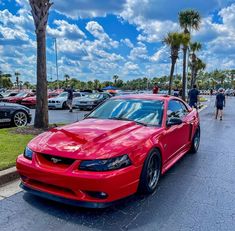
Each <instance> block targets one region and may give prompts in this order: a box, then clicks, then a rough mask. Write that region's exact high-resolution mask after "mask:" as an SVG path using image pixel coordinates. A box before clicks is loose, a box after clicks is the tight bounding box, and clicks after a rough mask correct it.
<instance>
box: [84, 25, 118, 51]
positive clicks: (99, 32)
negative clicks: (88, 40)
mask: <svg viewBox="0 0 235 231" xmlns="http://www.w3.org/2000/svg"><path fill="white" fill-rule="evenodd" d="M86 30H87V31H89V32H90V33H91V34H92V35H93V36H94V37H95V38H97V39H98V40H100V41H102V42H103V43H104V45H105V46H107V47H108V46H111V47H113V48H117V47H118V46H119V42H117V41H113V40H112V39H111V38H110V37H109V36H108V34H107V33H105V31H104V28H103V27H102V26H101V25H100V24H99V23H98V22H96V21H90V22H88V23H87V25H86Z"/></svg>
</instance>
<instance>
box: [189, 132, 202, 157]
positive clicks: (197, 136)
mask: <svg viewBox="0 0 235 231" xmlns="http://www.w3.org/2000/svg"><path fill="white" fill-rule="evenodd" d="M199 145H200V128H197V130H196V132H195V134H194V136H193V140H192V143H191V149H190V152H191V153H197V151H198V148H199Z"/></svg>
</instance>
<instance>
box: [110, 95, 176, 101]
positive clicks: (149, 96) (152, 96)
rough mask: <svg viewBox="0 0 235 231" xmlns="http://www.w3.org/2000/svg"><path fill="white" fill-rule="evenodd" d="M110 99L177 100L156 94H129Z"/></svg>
mask: <svg viewBox="0 0 235 231" xmlns="http://www.w3.org/2000/svg"><path fill="white" fill-rule="evenodd" d="M112 99H147V100H162V101H167V100H171V99H179V98H178V97H175V96H170V95H156V94H130V95H120V96H115V97H113V98H112Z"/></svg>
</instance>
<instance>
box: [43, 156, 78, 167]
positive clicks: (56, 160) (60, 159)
mask: <svg viewBox="0 0 235 231" xmlns="http://www.w3.org/2000/svg"><path fill="white" fill-rule="evenodd" d="M42 156H43V157H44V158H45V159H46V160H47V161H50V162H53V163H54V164H66V165H71V164H72V163H73V162H74V161H75V160H74V159H69V158H64V157H58V156H52V155H47V154H42Z"/></svg>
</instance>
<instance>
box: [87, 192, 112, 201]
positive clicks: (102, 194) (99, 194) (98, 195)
mask: <svg viewBox="0 0 235 231" xmlns="http://www.w3.org/2000/svg"><path fill="white" fill-rule="evenodd" d="M86 194H88V195H89V196H90V197H93V198H97V199H106V198H107V197H108V194H107V193H105V192H93V191H86Z"/></svg>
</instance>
